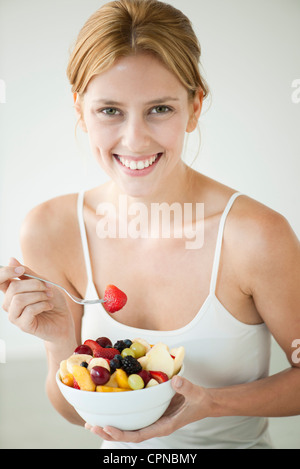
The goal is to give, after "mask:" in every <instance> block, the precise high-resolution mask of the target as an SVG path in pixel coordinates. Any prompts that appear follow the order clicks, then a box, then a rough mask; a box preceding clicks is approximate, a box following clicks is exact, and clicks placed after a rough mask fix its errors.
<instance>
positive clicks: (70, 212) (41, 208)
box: [21, 194, 78, 239]
mask: <svg viewBox="0 0 300 469" xmlns="http://www.w3.org/2000/svg"><path fill="white" fill-rule="evenodd" d="M77 197H78V195H77V194H68V195H62V196H59V197H55V198H53V199H50V200H47V201H45V202H43V203H41V204H39V205H37V206H36V207H34V208H33V209H32V210H30V212H29V213H28V214H27V215H26V217H25V219H24V221H23V223H22V228H21V238H22V239H28V238H29V239H30V238H31V237H37V236H42V237H43V238H45V237H47V238H49V237H50V236H51V235H53V234H54V233H57V230H58V233H57V234H61V233H63V232H64V233H67V232H68V231H69V229H70V226H69V224H70V222H71V221H74V215H75V214H76V201H77Z"/></svg>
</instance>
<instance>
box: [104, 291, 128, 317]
mask: <svg viewBox="0 0 300 469" xmlns="http://www.w3.org/2000/svg"><path fill="white" fill-rule="evenodd" d="M104 300H106V301H105V303H103V306H104V308H105V310H106V311H107V312H108V313H115V312H116V311H119V310H120V309H122V308H123V306H125V304H126V302H127V296H126V295H125V293H124V292H122V291H121V290H119V288H117V287H115V286H114V285H107V287H106V289H105V292H104Z"/></svg>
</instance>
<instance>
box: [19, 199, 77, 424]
mask: <svg viewBox="0 0 300 469" xmlns="http://www.w3.org/2000/svg"><path fill="white" fill-rule="evenodd" d="M74 221H75V222H74ZM76 230H77V231H78V226H77V217H76V197H74V196H70V197H69V196H67V197H66V196H65V197H62V198H57V199H53V200H51V201H48V202H45V203H44V204H42V205H40V206H38V207H36V208H35V209H33V210H32V211H31V212H30V213H29V214H28V215H27V217H26V219H25V221H24V223H23V226H22V230H21V248H22V253H23V258H24V263H25V265H26V266H28V267H29V268H30V269H32V270H33V271H35V272H37V273H38V275H39V276H40V277H43V278H47V279H49V280H50V281H53V282H55V283H57V284H59V285H61V286H63V287H65V288H66V289H67V290H68V291H70V292H71V293H73V294H75V295H76V296H80V295H79V293H78V291H76V289H75V288H74V286H73V284H72V283H71V281H70V280H69V272H70V271H72V270H74V271H75V272H76V268H77V264H76V259H78V258H80V252H78V246H75V244H76V243H75V242H74V240H77V241H78V237H77V238H76V234H77V231H76ZM76 252H77V255H76V257H75V253H76ZM74 257H75V259H74ZM52 292H53V295H54V297H53V299H52V298H50V301H52V302H53V303H54V301H53V300H54V299H55V298H56V296H57V295H63V300H64V311H63V312H62V314H63V315H65V318H67V319H66V320H67V321H68V328H67V330H66V331H65V333H64V335H63V336H60V334H59V333H54V336H53V337H51V339H50V340H47V338H46V337H45V336H42V337H41V338H42V339H44V343H45V348H46V353H47V360H48V375H47V381H46V390H47V394H48V397H49V400H50V401H51V403H52V405H53V406H54V407H55V409H56V410H57V411H58V412H59V413H60V414H61V415H62V416H64V417H65V418H66V419H67V420H69V421H70V422H71V423H74V424H78V425H84V422H83V420H82V419H81V417H80V416H79V415H78V414H77V412H76V411H75V410H74V408H73V407H72V406H71V405H70V404H68V402H67V401H66V400H65V399H64V397H63V396H62V394H61V392H60V390H59V388H58V387H57V385H56V381H55V375H56V372H57V370H58V369H59V365H60V362H61V360H64V359H65V358H66V357H68V356H70V355H71V354H72V353H73V351H74V350H75V348H76V347H77V345H78V344H80V343H81V318H82V314H83V307H82V306H80V305H77V304H75V303H74V302H72V301H71V300H70V299H69V298H68V297H67V296H66V295H64V294H63V293H61V292H60V291H58V290H57V289H55V287H53V288H52ZM51 319H53V328H55V326H56V325H59V321H60V319H61V318H60V317H57V319H56V318H55V316H54V315H53V313H50V315H48V317H47V320H48V321H49V322H51ZM55 322H56V324H55Z"/></svg>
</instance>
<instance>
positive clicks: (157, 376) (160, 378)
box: [149, 370, 169, 384]
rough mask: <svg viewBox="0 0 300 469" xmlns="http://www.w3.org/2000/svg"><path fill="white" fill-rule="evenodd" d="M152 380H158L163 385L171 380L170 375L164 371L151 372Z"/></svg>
mask: <svg viewBox="0 0 300 469" xmlns="http://www.w3.org/2000/svg"><path fill="white" fill-rule="evenodd" d="M149 373H150V375H151V378H153V379H156V381H157V382H158V383H159V384H161V383H165V382H166V381H168V380H169V378H168V375H167V374H166V373H164V372H163V371H152V370H151V371H149Z"/></svg>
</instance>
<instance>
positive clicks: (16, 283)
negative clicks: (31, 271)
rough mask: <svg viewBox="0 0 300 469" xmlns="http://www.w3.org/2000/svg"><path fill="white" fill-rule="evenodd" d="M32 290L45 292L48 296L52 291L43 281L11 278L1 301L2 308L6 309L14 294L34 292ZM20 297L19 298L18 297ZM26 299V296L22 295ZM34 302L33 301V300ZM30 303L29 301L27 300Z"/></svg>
mask: <svg viewBox="0 0 300 469" xmlns="http://www.w3.org/2000/svg"><path fill="white" fill-rule="evenodd" d="M34 292H43V293H45V294H47V296H48V297H49V298H50V297H51V296H52V293H51V291H50V289H48V288H47V286H46V285H45V283H44V282H40V281H39V280H35V279H26V280H13V281H11V282H10V284H9V286H8V287H7V290H6V294H5V298H4V302H3V309H4V310H5V311H8V309H9V305H10V304H11V302H12V299H13V297H14V296H16V295H22V294H25V293H34ZM19 299H20V298H19ZM24 299H26V301H28V300H27V297H24ZM33 302H34V301H33ZM29 303H31V302H29ZM29 303H27V304H29Z"/></svg>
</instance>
